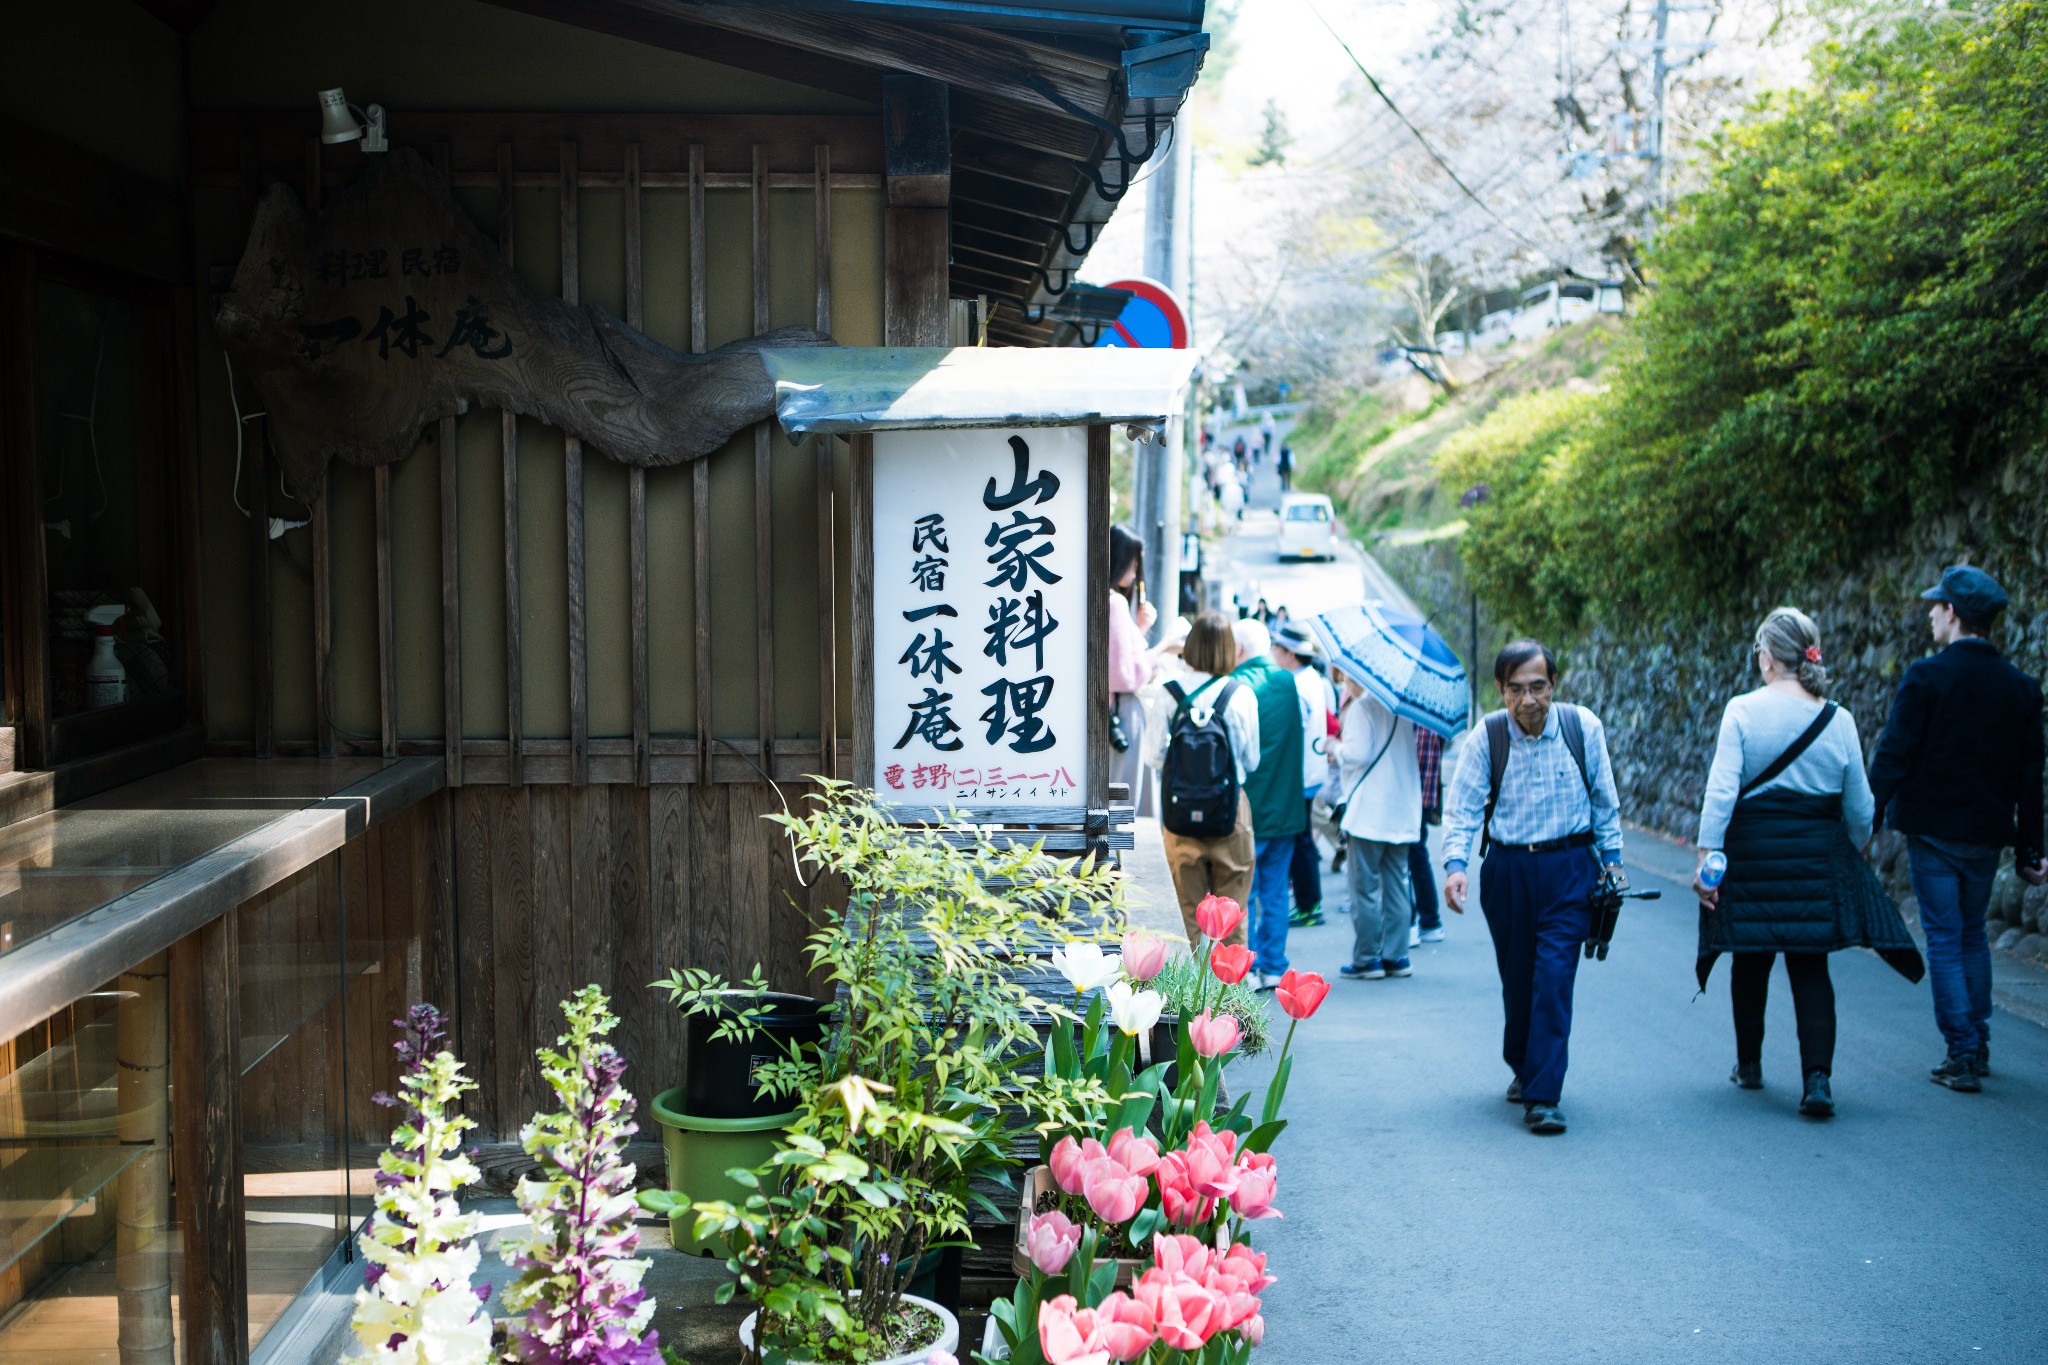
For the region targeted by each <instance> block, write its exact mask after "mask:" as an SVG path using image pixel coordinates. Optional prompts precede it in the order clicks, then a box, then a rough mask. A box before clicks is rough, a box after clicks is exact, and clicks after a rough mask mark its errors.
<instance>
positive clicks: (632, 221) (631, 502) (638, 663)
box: [625, 142, 654, 787]
mask: <svg viewBox="0 0 2048 1365" xmlns="http://www.w3.org/2000/svg"><path fill="white" fill-rule="evenodd" d="M625 210H626V212H625V217H626V325H627V326H628V327H631V328H633V329H634V330H636V331H637V330H639V329H641V328H642V327H643V326H644V325H645V316H646V309H645V307H644V297H643V296H644V294H645V292H646V284H645V280H644V275H643V271H642V265H641V249H642V247H641V231H640V229H641V224H640V144H639V143H637V142H628V143H627V144H626V204H625ZM626 540H627V545H626V560H627V579H628V590H629V593H630V597H631V600H630V602H629V603H628V604H627V605H628V610H629V611H630V613H631V615H630V618H629V621H628V626H627V628H628V630H629V632H630V634H631V638H632V645H633V785H634V786H636V787H644V786H646V785H647V784H648V783H649V782H650V781H651V780H652V779H653V770H654V755H653V744H652V739H651V736H650V734H649V732H650V731H651V730H652V729H653V716H652V711H653V700H652V695H653V690H654V684H653V678H652V677H651V676H650V674H649V671H648V640H647V632H648V630H649V628H650V625H649V620H648V610H647V471H646V470H645V469H643V468H641V467H640V466H639V465H634V466H633V467H632V468H630V469H628V470H627V471H626Z"/></svg>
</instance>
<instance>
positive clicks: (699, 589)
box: [690, 145, 716, 782]
mask: <svg viewBox="0 0 2048 1365" xmlns="http://www.w3.org/2000/svg"><path fill="white" fill-rule="evenodd" d="M708 278H709V272H708V271H707V269H706V265H705V223H704V148H703V147H702V146H701V145H692V146H691V148H690V349H691V350H692V351H697V352H702V351H704V350H706V349H708V345H709V339H708V335H707V334H708V331H709V325H708V315H707V313H706V302H705V298H704V292H705V290H706V289H707V288H708V284H707V281H708ZM690 577H691V581H692V586H693V589H694V591H693V592H692V594H691V596H692V598H693V603H694V604H693V607H692V611H691V616H692V618H693V621H694V624H695V627H696V628H695V630H694V632H693V633H694V635H695V636H696V639H695V641H694V642H693V643H694V653H693V655H692V663H693V664H694V666H695V671H696V675H697V688H696V691H697V780H698V781H699V782H709V781H710V780H711V749H712V743H711V726H712V719H713V716H714V715H715V714H716V713H715V712H714V710H713V708H712V705H711V457H710V456H709V455H705V456H702V457H700V458H698V459H696V460H693V461H692V462H691V464H690Z"/></svg>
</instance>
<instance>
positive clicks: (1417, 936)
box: [1408, 924, 1422, 948]
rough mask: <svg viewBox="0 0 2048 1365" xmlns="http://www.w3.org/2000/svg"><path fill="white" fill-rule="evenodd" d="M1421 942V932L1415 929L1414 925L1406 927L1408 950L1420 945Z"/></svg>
mask: <svg viewBox="0 0 2048 1365" xmlns="http://www.w3.org/2000/svg"><path fill="white" fill-rule="evenodd" d="M1421 942H1422V930H1420V929H1418V928H1416V927H1415V926H1414V925H1412V924H1411V925H1409V926H1408V946H1409V947H1410V948H1413V947H1415V946H1417V945H1418V944H1420V943H1421Z"/></svg>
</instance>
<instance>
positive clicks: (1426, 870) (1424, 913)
mask: <svg viewBox="0 0 2048 1365" xmlns="http://www.w3.org/2000/svg"><path fill="white" fill-rule="evenodd" d="M1408 880H1409V881H1411V882H1413V883H1414V884H1415V922H1416V924H1417V925H1419V926H1420V927H1421V928H1424V929H1441V928H1442V927H1443V923H1444V912H1443V907H1442V905H1440V904H1439V903H1438V901H1437V898H1436V870H1435V869H1434V868H1432V867H1431V866H1430V865H1429V816H1428V815H1424V816H1423V817H1422V837H1421V838H1420V839H1417V840H1416V841H1415V842H1414V843H1412V844H1410V845H1408Z"/></svg>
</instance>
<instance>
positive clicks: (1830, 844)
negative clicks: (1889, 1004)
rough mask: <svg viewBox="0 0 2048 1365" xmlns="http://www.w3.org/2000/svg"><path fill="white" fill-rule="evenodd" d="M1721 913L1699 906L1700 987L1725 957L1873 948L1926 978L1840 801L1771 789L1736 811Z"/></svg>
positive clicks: (1912, 975) (1910, 975) (1914, 976)
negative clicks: (1855, 841) (1861, 851)
mask: <svg viewBox="0 0 2048 1365" xmlns="http://www.w3.org/2000/svg"><path fill="white" fill-rule="evenodd" d="M1723 851H1724V852H1726V853H1727V855H1728V875H1727V876H1726V877H1725V878H1724V879H1723V880H1722V882H1721V897H1720V904H1719V905H1717V906H1716V907H1714V908H1713V909H1708V908H1707V907H1705V906H1701V907H1700V954H1699V963H1698V971H1699V979H1700V988H1701V989H1702V990H1704V989H1705V988H1706V984H1707V974H1708V973H1709V972H1711V971H1712V970H1713V968H1714V959H1715V958H1716V957H1717V956H1719V955H1720V954H1722V953H1745V952H1793V953H1799V952H1806V953H1832V952H1836V951H1838V950H1840V949H1843V948H1871V949H1875V950H1876V952H1877V954H1878V955H1879V956H1880V957H1882V958H1883V959H1884V960H1885V961H1886V962H1888V963H1890V964H1891V965H1892V968H1893V970H1895V971H1897V972H1898V973H1899V975H1901V976H1903V977H1905V978H1906V979H1907V980H1908V981H1918V980H1919V979H1920V978H1921V976H1922V975H1924V974H1925V972H1926V967H1925V965H1924V964H1923V963H1922V962H1921V960H1920V950H1919V948H1918V947H1917V946H1915V944H1914V942H1913V936H1912V934H1910V933H1909V932H1907V929H1906V922H1905V921H1904V920H1902V919H1901V918H1899V911H1898V907H1896V906H1894V905H1893V904H1892V898H1891V897H1890V896H1889V895H1887V894H1886V892H1885V889H1884V886H1883V885H1882V884H1881V883H1880V882H1879V881H1878V880H1877V874H1876V873H1875V872H1873V871H1871V868H1870V864H1868V863H1866V862H1864V861H1863V858H1862V857H1861V856H1860V855H1859V854H1858V853H1857V852H1856V849H1855V847H1854V846H1853V845H1851V844H1850V842H1849V831H1848V829H1847V828H1846V827H1845V826H1844V825H1843V824H1842V798H1841V796H1840V794H1839V793H1838V794H1836V795H1833V796H1815V795H1811V794H1809V793H1806V792H1792V791H1784V790H1765V791H1761V792H1758V793H1756V794H1755V795H1754V796H1746V797H1744V798H1742V800H1740V801H1738V802H1737V803H1736V805H1735V813H1734V814H1733V815H1732V816H1731V817H1730V818H1729V821H1728V835H1727V838H1726V839H1725V840H1723Z"/></svg>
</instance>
